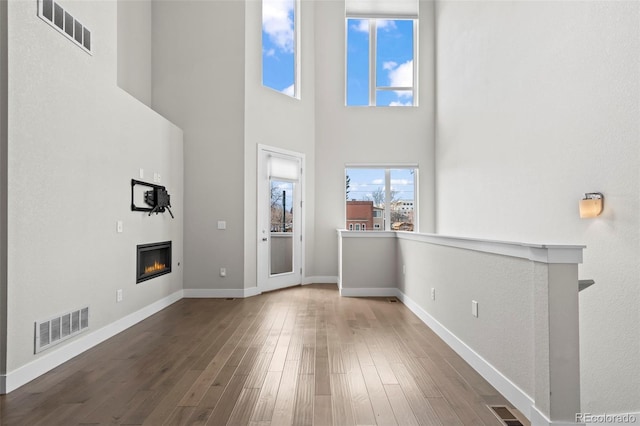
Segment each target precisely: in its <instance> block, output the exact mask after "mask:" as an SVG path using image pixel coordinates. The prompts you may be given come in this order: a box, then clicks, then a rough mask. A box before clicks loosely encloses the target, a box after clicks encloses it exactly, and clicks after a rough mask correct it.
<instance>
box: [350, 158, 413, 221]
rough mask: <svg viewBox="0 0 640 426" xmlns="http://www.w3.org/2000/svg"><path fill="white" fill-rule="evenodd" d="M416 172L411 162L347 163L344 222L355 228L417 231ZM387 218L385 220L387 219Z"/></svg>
mask: <svg viewBox="0 0 640 426" xmlns="http://www.w3.org/2000/svg"><path fill="white" fill-rule="evenodd" d="M417 175H418V168H417V166H415V165H397V166H389V167H384V166H378V167H372V166H366V165H354V166H347V168H346V170H345V192H346V197H345V198H346V207H345V211H346V223H347V224H348V225H347V226H348V228H349V229H350V230H351V229H352V227H353V222H354V221H359V222H360V223H356V225H355V229H356V230H360V229H362V230H363V231H366V230H395V231H417V230H418V223H417V217H418V216H417V213H418V211H417V207H418V202H417V190H416V189H417V181H418V180H417V179H418V178H417ZM387 218H389V220H387Z"/></svg>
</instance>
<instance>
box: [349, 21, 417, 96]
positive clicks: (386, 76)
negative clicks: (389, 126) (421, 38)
mask: <svg viewBox="0 0 640 426" xmlns="http://www.w3.org/2000/svg"><path fill="white" fill-rule="evenodd" d="M416 26H417V21H416V20H415V19H378V18H375V19H374V18H370V19H361V18H347V78H346V81H347V105H348V106H414V105H417V102H416V101H417V99H416V88H417V87H416V69H417V67H416V66H417V62H416V60H415V59H416V58H415V56H416V52H417V50H416V42H415V39H416Z"/></svg>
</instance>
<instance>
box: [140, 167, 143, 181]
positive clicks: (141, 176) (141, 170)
mask: <svg viewBox="0 0 640 426" xmlns="http://www.w3.org/2000/svg"><path fill="white" fill-rule="evenodd" d="M140 179H144V169H140Z"/></svg>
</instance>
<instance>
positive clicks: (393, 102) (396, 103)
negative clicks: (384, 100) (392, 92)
mask: <svg viewBox="0 0 640 426" xmlns="http://www.w3.org/2000/svg"><path fill="white" fill-rule="evenodd" d="M389 106H413V102H411V101H407V102H402V101H392V102H389Z"/></svg>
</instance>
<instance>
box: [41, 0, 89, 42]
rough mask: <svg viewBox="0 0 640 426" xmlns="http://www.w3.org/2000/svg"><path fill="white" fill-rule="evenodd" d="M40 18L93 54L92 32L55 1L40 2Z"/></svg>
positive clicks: (43, 0) (45, 0)
mask: <svg viewBox="0 0 640 426" xmlns="http://www.w3.org/2000/svg"><path fill="white" fill-rule="evenodd" d="M38 16H39V17H40V18H41V19H42V20H43V21H44V22H46V23H47V24H49V25H51V26H52V27H53V28H55V29H56V30H57V31H58V32H59V33H60V34H62V35H64V36H65V37H66V38H67V39H69V40H70V41H72V42H73V44H75V45H76V46H78V47H80V48H81V49H82V50H84V51H85V52H87V53H88V54H91V31H89V29H88V28H86V27H85V26H84V25H82V24H81V23H80V22H78V20H77V19H76V18H74V17H73V16H72V15H71V14H70V13H69V12H67V11H66V10H64V9H63V8H62V6H60V5H59V4H58V3H56V2H55V1H54V0H38Z"/></svg>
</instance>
